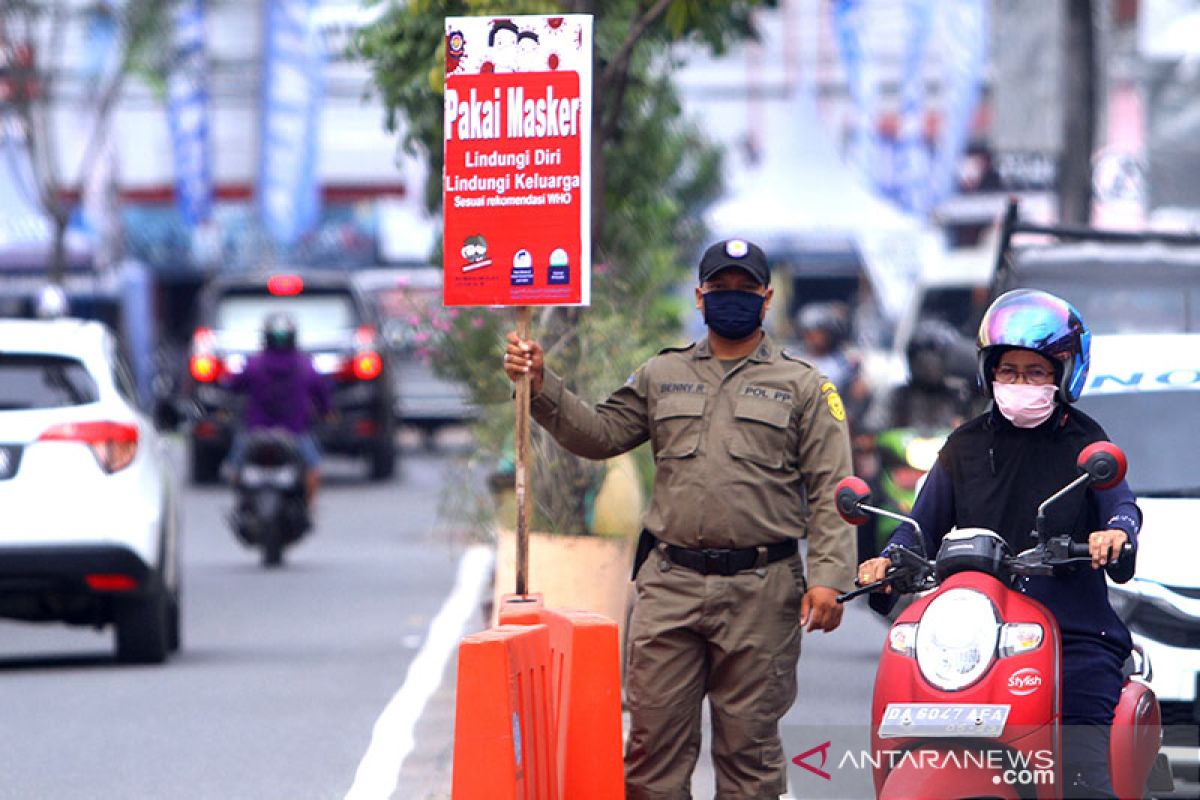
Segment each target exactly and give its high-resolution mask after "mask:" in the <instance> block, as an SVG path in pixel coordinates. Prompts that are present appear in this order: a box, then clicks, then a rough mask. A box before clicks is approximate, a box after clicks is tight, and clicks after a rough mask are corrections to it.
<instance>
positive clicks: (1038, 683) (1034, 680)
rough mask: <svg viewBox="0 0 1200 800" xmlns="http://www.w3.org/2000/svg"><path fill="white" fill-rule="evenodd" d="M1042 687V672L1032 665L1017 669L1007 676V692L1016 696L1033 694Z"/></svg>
mask: <svg viewBox="0 0 1200 800" xmlns="http://www.w3.org/2000/svg"><path fill="white" fill-rule="evenodd" d="M1040 688H1042V673H1040V672H1038V671H1037V670H1036V669H1034V668H1033V667H1025V669H1019V670H1017V671H1016V672H1014V673H1013V674H1012V675H1009V676H1008V692H1009V694H1015V695H1017V696H1018V697H1024V696H1025V695H1027V694H1033V693H1034V692H1036V691H1037V690H1038V689H1040Z"/></svg>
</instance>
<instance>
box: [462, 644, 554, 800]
mask: <svg viewBox="0 0 1200 800" xmlns="http://www.w3.org/2000/svg"><path fill="white" fill-rule="evenodd" d="M550 664H551V662H550V631H549V628H548V627H547V626H545V625H500V626H498V627H495V628H491V629H490V630H486V631H483V632H481V633H476V634H471V635H469V636H466V637H464V638H463V640H462V642H461V643H460V645H459V648H458V696H457V699H456V708H455V714H454V776H453V780H452V787H453V788H452V796H453V798H454V800H559V798H560V797H561V795H560V794H559V792H558V784H559V780H558V775H557V772H558V759H557V756H556V753H555V737H554V735H553V728H552V714H553V708H552V706H551V698H552V694H551V667H550Z"/></svg>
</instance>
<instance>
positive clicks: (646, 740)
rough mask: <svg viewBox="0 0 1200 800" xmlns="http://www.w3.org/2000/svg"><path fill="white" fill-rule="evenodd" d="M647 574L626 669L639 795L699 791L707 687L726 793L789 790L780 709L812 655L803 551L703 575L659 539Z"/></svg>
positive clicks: (743, 799)
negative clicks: (673, 558) (805, 655)
mask: <svg viewBox="0 0 1200 800" xmlns="http://www.w3.org/2000/svg"><path fill="white" fill-rule="evenodd" d="M635 586H636V590H637V594H636V599H635V601H634V606H633V611H632V614H631V615H630V619H629V632H628V641H627V648H626V656H627V660H626V671H625V694H626V701H627V703H628V706H629V713H630V731H629V739H628V742H627V744H626V750H625V791H626V798H627V800H688V799H689V798H691V796H692V795H691V780H692V771H693V769H694V768H695V765H696V759H697V757H698V755H699V751H700V736H701V731H700V725H701V702H702V701H703V699H704V696H705V695H706V694H707V695H708V697H709V703H710V706H711V712H712V726H713V731H712V759H713V765H714V767H715V771H716V787H717V794H716V797H717V798H718V800H735V798H736V800H759V798H762V800H766V799H767V798H770V800H777V798H778V797H779V795H780V794H782V793H784V792H785V791H786V790H787V775H786V766H787V762H786V761H785V759H784V756H783V747H782V744H781V742H780V738H779V719H780V718H781V717H782V716H783V715H784V714H785V713H787V710H788V709H789V708H791V705H792V703H793V702H794V701H795V699H796V663H797V660H798V659H799V657H800V636H801V627H800V600H801V598H802V597H803V594H804V591H805V588H806V586H805V581H804V565H803V562H802V561H801V558H800V556H798V555H796V556H792V557H791V558H785V559H782V560H780V561H777V562H775V563H774V564H770V565H767V566H765V567H762V568H760V569H750V570H746V571H744V572H739V573H737V574H736V575H730V576H725V575H701V574H700V573H698V572H694V571H692V570H690V569H688V568H686V567H682V566H679V565H677V564H674V563H672V562H670V561H668V560H666V557H665V555H664V554H663V552H662V550H661V549H659V550H656V551H655V552H653V553H652V554H651V555H650V557H649V558H648V559H646V562H645V563H644V564H643V565H642V566H641V568H640V569H639V570H638V574H637V578H636V583H635Z"/></svg>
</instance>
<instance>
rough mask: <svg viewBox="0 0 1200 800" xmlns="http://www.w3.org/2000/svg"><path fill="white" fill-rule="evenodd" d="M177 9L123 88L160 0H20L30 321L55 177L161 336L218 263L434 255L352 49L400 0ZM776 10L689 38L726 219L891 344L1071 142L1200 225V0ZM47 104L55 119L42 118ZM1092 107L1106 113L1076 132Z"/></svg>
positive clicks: (1054, 193) (7, 305) (9, 183)
mask: <svg viewBox="0 0 1200 800" xmlns="http://www.w3.org/2000/svg"><path fill="white" fill-rule="evenodd" d="M158 5H160V6H162V7H163V8H164V9H165V15H166V16H165V18H164V20H163V22H162V26H161V28H159V29H157V30H156V32H155V37H154V42H155V46H154V47H151V48H148V49H149V50H150V51H152V52H154V53H158V54H159V55H158V57H157V59H158V60H157V61H155V59H154V58H150V59H149V60H148V63H147V64H141V65H140V66H141V67H142V68H140V69H134V70H132V71H130V74H128V75H127V76H126V78H125V79H124V80H123V81H122V82H120V83H119V84H117V86H116V90H115V91H114V92H113V93H112V94H113V96H112V97H111V98H108V97H106V91H107V89H109V88H110V86H111V85H110V84H108V83H106V81H105V78H104V76H105V75H107V74H111V72H112V70H113V69H114V66H113V60H114V58H116V57H117V56H114V53H118V54H119V53H120V52H121V47H120V44H121V42H122V41H123V37H126V36H127V31H126V30H125V28H126V27H127V25H128V21H129V14H130V13H131V10H136V9H137V8H139V7H152V6H154V2H153V0H57V1H55V0H43V1H42V2H15V0H14V2H10V3H5V5H4V8H3V10H2V11H0V268H2V269H3V271H4V272H3V274H4V275H5V276H6V277H4V278H3V280H4V281H5V282H6V286H7V288H2V289H0V295H3V298H7V299H3V298H0V303H3V304H4V305H3V306H2V307H0V312H3V313H9V314H11V313H21V310H22V308H23V306H22V303H24V302H25V301H24V300H22V299H21V298H23V297H26V296H27V295H28V291H27V290H28V289H29V287H30V286H33V285H35V284H36V283H37V282H38V281H41V280H44V279H45V277H46V276H47V275H48V274H49V273H50V268H49V267H48V264H49V263H50V261H51V260H54V258H55V250H54V242H55V238H56V237H55V231H56V220H55V219H54V218H53V215H51V214H48V213H47V197H46V194H47V192H50V193H51V194H52V195H53V196H52V197H50V198H49V200H50V201H52V202H51V205H53V202H57V203H58V204H59V205H58V206H57V207H58V208H60V209H61V210H62V211H63V214H62V216H63V220H62V222H63V223H64V226H65V231H64V235H63V236H62V242H63V244H62V247H61V251H62V252H61V258H59V259H58V262H59V263H61V264H63V265H65V266H64V268H63V271H64V279H65V280H67V281H75V282H76V284H77V285H76V290H75V294H77V295H83V294H85V292H83V291H82V290H81V289H79V286H80V285H81V284H78V281H79V280H86V281H91V282H92V284H90V285H96V284H97V282H98V281H103V280H107V281H109V282H110V283H112V287H110V290H111V292H115V293H117V294H121V293H124V294H123V296H124V297H125V298H126V302H125V304H124V305H125V306H126V307H128V308H134V309H136V308H139V307H142V308H144V311H143V312H142V314H143V316H145V317H146V318H145V319H144V320H141V321H140V322H139V323H137V324H138V326H140V327H141V328H144V329H145V331H147V332H148V333H146V334H145V335H148V336H150V337H151V338H152V339H153V340H155V341H159V340H161V341H174V342H181V341H183V340H185V339H186V338H187V337H188V336H189V335H190V330H189V327H188V326H189V325H190V312H189V309H190V307H191V304H192V303H193V302H194V297H195V292H196V290H197V288H198V287H199V286H200V284H201V282H202V281H203V279H204V278H205V276H207V275H209V274H211V273H213V272H216V271H222V270H242V269H252V268H258V267H261V266H264V265H294V266H321V267H335V268H350V269H360V268H368V267H381V266H397V265H415V264H424V263H425V262H426V260H427V256H428V254H429V252H430V250H431V248H432V246H433V245H434V243H435V241H436V239H437V237H438V234H439V232H438V223H437V220H434V219H430V218H428V217H427V216H426V215H425V214H424V211H423V204H422V202H421V197H420V195H421V187H422V186H423V181H424V175H425V172H424V165H423V164H422V163H421V161H420V159H419V158H417V157H415V156H412V155H410V154H408V153H406V152H405V151H404V150H403V149H402V148H400V147H399V146H398V141H399V137H398V135H397V134H396V133H395V132H389V131H387V130H385V126H384V114H383V111H382V106H381V104H380V103H378V102H377V101H375V100H373V99H372V97H371V85H370V81H369V75H368V72H367V69H366V67H365V66H364V65H362V64H360V63H357V62H355V61H354V60H353V59H352V58H351V57H350V56H349V55H348V54H347V53H348V48H349V44H350V41H351V37H352V36H353V33H354V31H356V30H357V29H359V28H360V27H361V26H364V25H368V24H370V23H371V21H372V20H373V19H375V18H376V15H378V14H379V13H381V9H382V8H383V7H384V6H383V5H382V4H377V5H372V6H369V7H364V6H362V5H360V4H359V3H358V2H355V1H354V0H255V1H254V2H215V1H213V0H209V1H206V0H177V1H176V2H170V3H164V2H160V3H159V4H158ZM1079 8H1083V9H1084V10H1085V11H1086V12H1087V14H1086V15H1085V18H1084V20H1083V21H1084V23H1086V27H1087V30H1088V31H1090V34H1089V36H1087V37H1084V38H1082V39H1081V38H1080V36H1079V30H1080V29H1079V24H1080V20H1079V18H1078V17H1079V14H1078V13H1077V10H1078V9H1079ZM1071 9H1076V11H1071ZM759 23H760V28H761V34H762V39H761V41H760V42H759V43H757V44H755V45H752V46H748V47H744V48H740V49H737V50H735V51H733V52H731V53H729V54H727V55H725V56H723V57H721V58H719V59H718V58H710V57H707V56H699V55H697V54H696V53H695V52H693V51H691V50H685V49H681V50H679V51H678V52H676V53H673V54H670V56H666V55H664V57H671V58H677V59H679V60H680V61H681V62H683V64H684V67H683V69H682V71H681V72H680V73H679V76H678V81H679V86H680V88H681V92H682V94H683V96H684V99H685V103H686V106H687V108H688V111H689V113H691V114H692V115H694V117H695V118H696V119H697V120H698V121H699V122H700V124H701V126H702V127H703V129H704V130H705V131H706V132H707V133H708V134H709V135H710V136H711V137H713V138H715V139H718V140H720V141H722V142H724V143H725V144H726V145H727V146H728V152H727V158H726V167H727V172H726V178H727V185H728V196H727V197H726V199H725V200H723V201H722V202H721V203H719V204H718V205H717V206H716V207H714V208H713V209H712V210H711V213H710V215H709V219H708V222H709V224H710V225H711V227H712V228H713V231H714V234H722V235H725V234H732V233H735V232H736V233H740V234H741V235H746V236H749V237H754V238H758V239H760V240H762V242H763V244H764V245H765V246H766V247H767V249H768V251H769V252H772V253H774V254H775V255H776V256H777V257H778V258H779V259H780V261H781V262H783V263H785V264H786V274H789V275H792V276H794V277H796V278H797V279H803V281H804V284H803V296H804V297H806V298H808V299H812V300H816V299H829V298H842V299H848V300H851V301H853V302H854V303H855V305H856V306H859V307H860V309H861V314H862V315H863V317H864V318H872V316H873V318H874V319H876V320H877V323H878V324H877V325H875V328H874V329H877V330H878V331H879V332H878V333H877V334H876V335H877V337H878V338H880V339H881V340H882V339H886V338H888V337H890V336H891V335H892V333H891V332H892V330H893V329H894V328H895V325H896V322H897V320H898V319H900V317H902V315H903V313H904V309H905V307H906V306H907V305H908V304H909V302H910V297H911V292H912V289H913V287H914V286H915V285H916V283H917V278H918V276H919V274H920V273H921V272H922V271H923V270H924V269H926V266H927V265H928V264H929V263H930V262H931V261H935V260H939V259H943V258H944V257H945V254H946V253H947V252H949V251H952V250H956V249H961V248H972V247H980V248H981V252H982V250H984V249H986V246H987V244H988V242H987V238H986V234H987V232H988V230H989V229H990V228H991V227H992V225H993V223H994V221H995V220H996V218H997V216H998V215H999V213H1000V212H1001V209H1002V206H1003V203H1004V200H1005V198H1006V197H1007V196H1009V195H1010V194H1014V193H1015V194H1018V195H1020V196H1021V197H1022V198H1023V207H1024V209H1025V212H1026V214H1028V215H1033V216H1039V217H1043V218H1046V219H1051V218H1054V217H1055V216H1057V215H1058V213H1059V207H1060V202H1059V195H1060V192H1061V190H1062V189H1063V186H1064V181H1068V180H1069V181H1070V182H1073V183H1078V180H1079V178H1078V175H1077V174H1076V172H1071V173H1064V166H1063V165H1064V164H1068V163H1069V162H1070V159H1069V157H1070V156H1071V155H1072V154H1074V155H1076V156H1078V154H1079V153H1080V152H1082V153H1083V157H1084V165H1085V167H1087V166H1089V165H1090V170H1091V174H1090V175H1088V176H1086V177H1085V180H1086V181H1087V182H1088V183H1089V184H1090V185H1089V187H1088V188H1087V191H1088V192H1090V196H1091V199H1092V203H1091V219H1092V220H1093V221H1095V222H1097V223H1101V224H1105V225H1113V226H1124V227H1137V226H1142V225H1144V224H1147V223H1151V224H1170V225H1174V226H1176V227H1191V225H1192V222H1193V219H1194V215H1195V209H1197V208H1198V207H1200V181H1198V180H1196V179H1194V178H1193V177H1191V173H1192V172H1193V171H1195V170H1196V169H1200V167H1198V166H1197V165H1200V159H1197V158H1195V157H1194V151H1195V149H1196V148H1197V146H1198V145H1197V144H1196V142H1197V140H1198V139H1200V137H1197V136H1196V135H1195V134H1196V133H1197V132H1198V129H1200V113H1198V112H1197V110H1196V106H1195V104H1194V103H1193V102H1192V100H1191V99H1192V98H1194V97H1195V88H1196V86H1197V84H1198V83H1200V66H1198V65H1200V60H1198V59H1197V57H1196V56H1197V54H1198V53H1200V44H1197V43H1198V42H1200V35H1197V34H1198V33H1200V0H1092V1H1091V2H1089V3H1068V2H1065V1H1060V2H1057V3H1045V2H1042V1H1041V0H961V1H960V2H955V3H943V2H934V0H837V1H836V2H835V1H834V0H779V2H778V4H777V8H775V9H771V10H763V11H762V12H761V13H760V15H759ZM1073 26H1074V27H1073ZM1081 41H1082V42H1083V43H1084V44H1085V45H1086V47H1084V48H1083V49H1082V50H1081V46H1080V42H1081ZM117 68H118V69H119V68H120V65H117ZM1089 82H1091V83H1090V84H1089ZM1081 85H1082V86H1087V85H1091V86H1094V87H1095V91H1094V93H1089V92H1081V91H1080V90H1079V89H1078V87H1079V86H1081ZM1093 95H1094V96H1093ZM108 100H111V114H110V115H109V116H107V117H105V116H104V114H105V111H106V110H108V109H109V108H110V106H107V105H106V102H107V101H108ZM30 106H34V107H36V108H38V109H40V111H39V112H38V114H40V120H39V122H38V124H37V125H33V126H32V127H31V126H30V125H29V124H28V121H27V119H25V118H23V117H22V115H21V114H19V113H17V112H18V111H19V110H21V108H22V107H25V108H26V110H28V108H29V107H30ZM1081 114H1082V115H1083V116H1085V117H1087V118H1088V119H1090V120H1092V121H1093V122H1094V131H1092V132H1090V133H1089V131H1088V130H1087V129H1086V128H1084V129H1082V130H1083V133H1082V134H1078V135H1076V134H1072V133H1071V131H1070V129H1069V127H1068V124H1067V123H1068V122H1069V121H1070V120H1072V119H1074V118H1076V117H1079V116H1080V115H1081ZM96 120H101V124H96ZM1081 137H1082V138H1081ZM1074 163H1078V158H1076V159H1075V162H1074ZM47 173H53V175H52V178H53V179H52V180H47V177H46V175H47ZM48 187H49V188H48ZM80 276H83V277H82V278H81V277H80ZM105 276H107V277H105ZM796 296H797V297H798V296H800V291H799V290H798V291H797V292H796ZM136 297H141V299H136ZM131 298H134V299H131ZM795 305H796V304H795V301H793V302H792V303H791V304H790V305H788V306H786V307H785V308H784V310H786V311H787V312H788V314H789V315H790V314H791V313H792V312H794V311H795ZM26 307H27V304H26ZM76 307H77V308H78V304H77V306H76ZM862 329H863V330H864V331H866V332H870V331H871V330H873V328H872V326H871V325H869V324H866V325H863V326H862ZM155 346H156V345H154V344H151V345H147V348H149V349H147V350H146V352H151V351H153V349H154V348H155Z"/></svg>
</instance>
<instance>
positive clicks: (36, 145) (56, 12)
mask: <svg viewBox="0 0 1200 800" xmlns="http://www.w3.org/2000/svg"><path fill="white" fill-rule="evenodd" d="M172 5H173V0H125V2H123V3H114V2H106V1H105V0H96V2H91V3H86V4H85V3H82V2H78V1H74V2H73V1H72V0H3V3H0V123H3V124H4V125H5V126H6V128H7V135H10V136H11V135H15V136H16V137H17V138H18V141H19V142H21V144H23V145H24V147H25V149H26V150H27V151H28V153H29V156H30V161H31V163H32V166H33V176H34V180H35V181H36V187H35V189H36V192H37V202H38V204H39V205H40V206H41V208H42V210H43V211H45V212H46V215H47V216H48V217H49V218H50V221H51V226H52V229H53V250H52V254H51V260H50V263H49V265H48V274H49V278H50V280H51V281H53V282H55V283H61V282H62V280H63V276H64V272H65V270H66V232H67V223H68V222H69V221H70V217H71V211H72V205H71V203H70V202H68V200H67V193H68V191H70V190H72V189H77V188H79V187H82V186H83V185H85V184H86V183H87V182H88V180H89V178H91V176H92V174H93V171H94V170H95V169H96V168H97V166H98V165H99V163H100V159H101V157H102V155H103V148H104V144H105V141H106V139H107V136H108V134H109V129H110V126H111V123H112V114H113V111H114V109H115V107H116V104H117V101H118V100H119V99H120V97H121V90H122V88H123V87H124V85H125V79H126V77H127V76H128V75H129V74H130V73H132V72H135V71H141V72H143V73H145V74H148V75H159V74H161V73H162V71H163V65H162V64H161V62H159V61H158V60H157V59H158V56H156V53H158V52H159V51H160V50H161V47H160V45H161V42H162V38H163V32H164V30H165V26H166V22H167V18H168V11H169V10H170V8H171V6H172ZM72 25H75V26H87V25H104V26H108V27H109V28H110V30H111V31H112V52H110V53H107V54H104V53H99V54H92V55H94V56H96V57H97V60H98V61H99V63H97V64H96V67H97V69H96V74H95V75H94V76H90V77H91V78H92V79H94V81H95V82H94V83H93V84H91V85H89V86H87V87H86V88H87V91H85V93H84V96H85V97H87V98H88V101H87V103H86V104H85V107H84V108H82V109H80V112H81V113H79V115H78V116H77V117H75V119H77V120H80V121H81V122H82V123H83V130H84V131H85V134H84V142H85V145H84V149H83V151H82V152H81V153H79V154H78V160H77V161H76V162H75V164H73V165H63V164H60V163H59V161H58V150H57V147H56V130H55V121H54V118H53V116H54V115H53V114H52V113H51V112H52V109H53V108H54V107H55V105H56V104H58V103H63V102H65V101H64V98H63V93H62V88H63V86H62V84H63V83H64V82H65V79H66V74H65V71H66V68H67V67H68V66H70V65H76V64H77V63H78V62H80V61H83V60H84V59H81V58H79V57H75V58H74V59H68V57H67V53H68V51H67V49H66V48H67V45H68V44H70V41H69V39H68V35H67V34H68V29H69V27H70V26H72ZM85 80H88V78H85ZM10 114H11V116H12V120H9V119H8V116H9V115H10ZM14 123H15V124H14Z"/></svg>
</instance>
